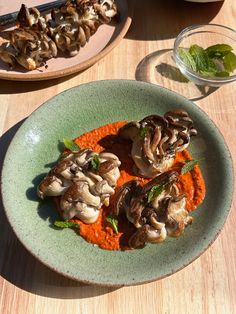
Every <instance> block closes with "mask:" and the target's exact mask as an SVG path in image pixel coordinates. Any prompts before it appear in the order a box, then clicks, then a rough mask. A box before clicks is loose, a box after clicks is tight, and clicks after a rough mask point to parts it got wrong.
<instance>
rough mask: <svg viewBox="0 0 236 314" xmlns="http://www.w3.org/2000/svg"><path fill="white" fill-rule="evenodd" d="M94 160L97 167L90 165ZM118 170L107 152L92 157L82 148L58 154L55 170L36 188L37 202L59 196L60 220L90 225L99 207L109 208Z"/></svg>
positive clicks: (114, 156) (116, 160) (91, 152)
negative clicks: (77, 221)
mask: <svg viewBox="0 0 236 314" xmlns="http://www.w3.org/2000/svg"><path fill="white" fill-rule="evenodd" d="M94 157H96V162H97V164H96V163H95V164H93V163H92V160H93V158H94ZM94 166H97V167H95V168H94ZM119 166H120V161H119V159H118V157H117V156H116V155H114V154H112V153H108V152H102V153H100V154H95V152H93V151H92V150H91V149H90V148H86V149H81V150H80V151H78V152H77V151H69V152H67V153H62V155H61V157H60V158H59V161H58V163H57V164H56V166H55V167H53V169H52V170H51V171H50V172H49V174H48V175H47V176H46V177H45V178H44V179H43V181H42V182H41V183H40V184H39V187H38V195H39V197H40V198H45V197H46V196H59V195H60V196H61V198H60V206H61V209H62V217H63V218H64V219H71V218H73V217H77V218H79V219H81V220H82V221H84V222H85V223H93V222H95V220H96V219H97V218H98V213H99V209H100V207H101V206H102V204H104V205H105V206H109V200H110V196H111V195H113V194H114V193H115V190H114V189H115V186H116V183H117V180H118V178H119V176H120V171H119V168H118V167H119Z"/></svg>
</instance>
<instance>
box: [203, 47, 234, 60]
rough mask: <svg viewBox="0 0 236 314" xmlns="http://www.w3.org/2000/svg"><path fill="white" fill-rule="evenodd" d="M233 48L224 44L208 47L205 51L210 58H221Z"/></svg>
mask: <svg viewBox="0 0 236 314" xmlns="http://www.w3.org/2000/svg"><path fill="white" fill-rule="evenodd" d="M232 50H233V48H232V47H231V46H229V45H226V44H217V45H213V46H210V47H208V48H207V49H206V50H205V51H206V53H207V54H208V56H209V57H210V58H220V59H221V58H223V57H224V56H225V55H227V54H228V53H229V52H230V51H232Z"/></svg>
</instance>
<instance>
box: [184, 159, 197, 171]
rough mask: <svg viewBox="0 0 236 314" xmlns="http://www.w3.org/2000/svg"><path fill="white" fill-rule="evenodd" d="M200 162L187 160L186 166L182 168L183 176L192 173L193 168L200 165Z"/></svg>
mask: <svg viewBox="0 0 236 314" xmlns="http://www.w3.org/2000/svg"><path fill="white" fill-rule="evenodd" d="M198 162H199V161H198V160H195V159H192V160H186V162H185V164H184V165H183V167H182V168H181V174H185V173H187V172H189V171H192V170H193V168H194V167H195V166H196V165H197V164H198Z"/></svg>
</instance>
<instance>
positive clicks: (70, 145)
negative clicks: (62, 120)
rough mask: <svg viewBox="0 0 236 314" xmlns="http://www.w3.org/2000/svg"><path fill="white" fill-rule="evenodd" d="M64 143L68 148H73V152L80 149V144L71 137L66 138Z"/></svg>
mask: <svg viewBox="0 0 236 314" xmlns="http://www.w3.org/2000/svg"><path fill="white" fill-rule="evenodd" d="M63 143H64V145H65V147H66V148H67V149H69V150H71V151H72V152H77V151H79V150H80V147H79V145H78V144H76V143H75V142H74V141H72V140H70V139H67V138H64V139H63Z"/></svg>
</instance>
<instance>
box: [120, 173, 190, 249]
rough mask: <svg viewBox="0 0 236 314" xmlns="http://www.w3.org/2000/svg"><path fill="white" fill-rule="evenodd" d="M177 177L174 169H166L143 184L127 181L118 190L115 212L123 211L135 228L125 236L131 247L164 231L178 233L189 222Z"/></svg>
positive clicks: (156, 240)
mask: <svg viewBox="0 0 236 314" xmlns="http://www.w3.org/2000/svg"><path fill="white" fill-rule="evenodd" d="M177 180H178V173H177V172H175V171H168V172H166V173H163V174H161V175H159V176H157V177H155V178H154V179H152V180H151V181H149V182H148V183H147V184H145V185H144V186H143V187H141V186H140V184H139V183H138V182H137V181H130V182H128V183H126V184H125V185H123V186H122V187H121V188H120V190H119V191H118V195H117V199H116V202H115V206H116V208H115V209H116V215H119V214H121V213H122V212H125V213H126V217H127V219H128V220H129V221H130V222H131V223H132V224H133V225H134V226H135V227H136V229H137V230H136V231H135V232H134V234H133V235H132V236H131V238H130V240H129V245H130V246H131V247H132V248H137V247H139V246H143V245H144V244H145V243H160V242H162V241H164V240H165V238H166V236H167V234H168V235H169V236H180V235H181V234H182V233H183V232H184V229H185V227H186V226H187V225H188V224H189V223H191V221H192V218H191V217H190V216H189V215H188V211H187V210H186V209H185V206H186V199H185V195H183V194H180V191H179V189H178V187H177V185H176V182H177ZM155 189H156V191H157V193H155Z"/></svg>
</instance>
